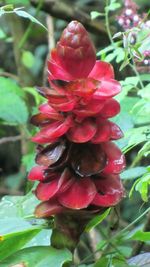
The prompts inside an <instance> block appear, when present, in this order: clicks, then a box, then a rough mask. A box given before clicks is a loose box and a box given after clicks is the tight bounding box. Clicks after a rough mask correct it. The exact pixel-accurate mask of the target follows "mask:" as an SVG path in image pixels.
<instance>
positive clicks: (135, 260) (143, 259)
mask: <svg viewBox="0 0 150 267" xmlns="http://www.w3.org/2000/svg"><path fill="white" fill-rule="evenodd" d="M128 263H129V264H130V265H132V266H142V267H149V266H150V253H143V254H140V255H137V256H135V257H132V258H131V259H129V260H128Z"/></svg>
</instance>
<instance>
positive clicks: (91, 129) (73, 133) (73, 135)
mask: <svg viewBox="0 0 150 267" xmlns="http://www.w3.org/2000/svg"><path fill="white" fill-rule="evenodd" d="M96 130H97V128H96V124H95V122H94V121H93V120H91V119H85V120H84V121H83V122H82V123H75V124H74V126H73V127H72V128H70V130H69V132H68V134H67V137H68V139H69V140H70V141H72V142H74V143H85V142H88V141H89V140H91V139H92V137H93V136H94V135H95V133H96Z"/></svg>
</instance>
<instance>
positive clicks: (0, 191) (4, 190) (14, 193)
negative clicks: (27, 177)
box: [0, 187, 23, 196]
mask: <svg viewBox="0 0 150 267" xmlns="http://www.w3.org/2000/svg"><path fill="white" fill-rule="evenodd" d="M0 195H12V196H23V192H21V191H18V190H11V189H8V188H3V187H0Z"/></svg>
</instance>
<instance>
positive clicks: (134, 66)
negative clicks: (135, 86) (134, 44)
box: [129, 60, 144, 89]
mask: <svg viewBox="0 0 150 267" xmlns="http://www.w3.org/2000/svg"><path fill="white" fill-rule="evenodd" d="M129 66H130V67H131V69H132V70H133V71H134V73H135V75H136V76H137V77H138V79H139V83H140V86H141V89H143V88H144V84H143V82H142V80H141V77H140V74H139V72H138V71H137V69H136V65H135V62H134V60H133V64H131V63H129Z"/></svg>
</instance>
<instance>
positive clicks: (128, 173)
mask: <svg viewBox="0 0 150 267" xmlns="http://www.w3.org/2000/svg"><path fill="white" fill-rule="evenodd" d="M144 173H146V168H145V167H135V168H130V169H128V170H125V171H124V172H123V173H121V179H122V180H131V179H135V178H138V177H140V176H141V175H143V174H144Z"/></svg>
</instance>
